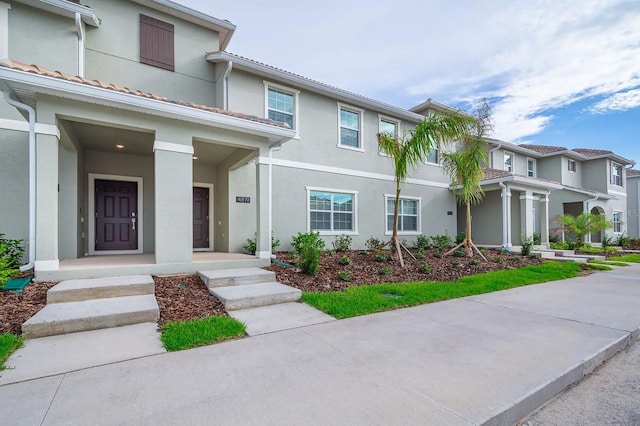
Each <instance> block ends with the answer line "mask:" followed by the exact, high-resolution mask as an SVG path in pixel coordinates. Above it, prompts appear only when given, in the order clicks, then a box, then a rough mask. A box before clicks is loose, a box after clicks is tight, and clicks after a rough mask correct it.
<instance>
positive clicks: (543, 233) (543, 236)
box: [540, 194, 549, 248]
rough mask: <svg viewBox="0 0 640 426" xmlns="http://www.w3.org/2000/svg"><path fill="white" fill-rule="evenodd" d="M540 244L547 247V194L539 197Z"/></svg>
mask: <svg viewBox="0 0 640 426" xmlns="http://www.w3.org/2000/svg"><path fill="white" fill-rule="evenodd" d="M540 204H541V206H542V208H541V209H540V210H542V211H541V212H540V244H541V245H543V246H545V247H547V248H548V247H549V194H546V195H545V196H544V198H542V197H540Z"/></svg>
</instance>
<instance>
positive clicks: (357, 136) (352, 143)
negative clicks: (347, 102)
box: [338, 105, 362, 151]
mask: <svg viewBox="0 0 640 426" xmlns="http://www.w3.org/2000/svg"><path fill="white" fill-rule="evenodd" d="M338 146H339V147H341V148H349V149H356V150H360V151H362V111H361V110H358V109H355V108H350V107H346V106H342V105H339V106H338Z"/></svg>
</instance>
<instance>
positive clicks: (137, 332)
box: [0, 322, 166, 385]
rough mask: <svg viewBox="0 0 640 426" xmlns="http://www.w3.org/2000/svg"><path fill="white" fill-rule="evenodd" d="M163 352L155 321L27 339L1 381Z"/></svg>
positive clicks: (21, 379)
mask: <svg viewBox="0 0 640 426" xmlns="http://www.w3.org/2000/svg"><path fill="white" fill-rule="evenodd" d="M163 352H166V351H165V349H164V347H163V346H162V342H161V341H160V333H158V325H157V324H156V323H151V322H149V323H142V324H135V325H128V326H124V327H116V328H108V329H104V330H93V331H84V332H80V333H71V334H63V335H60V336H49V337H41V338H39V339H28V340H26V341H25V344H24V346H23V347H22V348H20V349H18V350H17V351H16V352H15V353H14V354H13V355H11V356H10V357H9V359H8V360H7V361H6V365H7V366H8V367H9V368H8V369H6V370H4V371H2V372H0V385H6V384H8V383H16V382H21V381H25V380H31V379H35V378H39V377H47V376H53V375H56V374H62V373H68V372H70V371H76V370H81V369H84V368H89V367H97V366H99V365H105V364H111V363H114V362H120V361H126V360H130V359H135V358H141V357H144V356H149V355H155V354H159V353H163Z"/></svg>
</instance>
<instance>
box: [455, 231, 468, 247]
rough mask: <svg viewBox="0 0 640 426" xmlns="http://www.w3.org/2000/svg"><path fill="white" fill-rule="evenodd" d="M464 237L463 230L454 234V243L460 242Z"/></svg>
mask: <svg viewBox="0 0 640 426" xmlns="http://www.w3.org/2000/svg"><path fill="white" fill-rule="evenodd" d="M465 238H466V235H465V233H464V232H458V233H457V234H456V245H458V244H462V242H463V241H464V239H465Z"/></svg>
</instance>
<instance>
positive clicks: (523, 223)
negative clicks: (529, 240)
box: [520, 191, 534, 237]
mask: <svg viewBox="0 0 640 426" xmlns="http://www.w3.org/2000/svg"><path fill="white" fill-rule="evenodd" d="M533 200H534V198H533V193H532V192H531V191H525V193H524V194H523V195H521V196H520V229H521V233H522V234H524V235H525V236H527V237H531V236H533V230H534V223H533Z"/></svg>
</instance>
